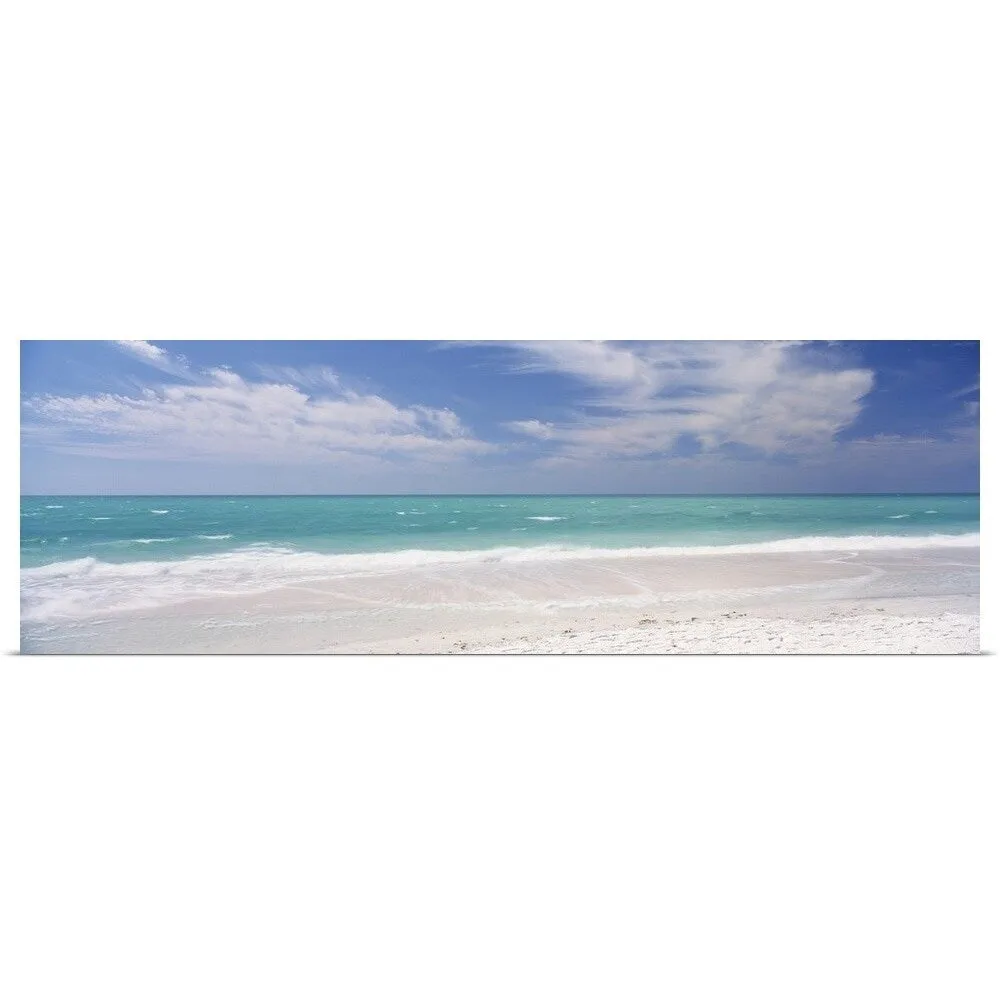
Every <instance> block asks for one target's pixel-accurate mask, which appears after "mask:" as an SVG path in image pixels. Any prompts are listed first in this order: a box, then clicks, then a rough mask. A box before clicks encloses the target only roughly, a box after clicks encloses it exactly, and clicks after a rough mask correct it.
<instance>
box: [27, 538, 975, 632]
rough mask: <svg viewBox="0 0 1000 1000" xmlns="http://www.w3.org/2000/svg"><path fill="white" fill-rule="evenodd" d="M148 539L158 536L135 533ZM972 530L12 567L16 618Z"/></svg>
mask: <svg viewBox="0 0 1000 1000" xmlns="http://www.w3.org/2000/svg"><path fill="white" fill-rule="evenodd" d="M135 541H139V542H143V543H145V544H149V543H151V542H154V541H166V539H136V540H135ZM978 546H979V534H978V532H975V533H973V532H970V533H966V534H960V535H943V534H938V535H923V536H899V535H851V536H845V537H840V538H838V537H834V536H809V537H801V538H785V539H777V540H774V541H769V542H752V543H746V544H737V545H689V546H656V547H643V548H622V549H607V548H588V547H584V546H581V547H569V546H559V545H539V546H532V547H516V546H503V547H497V548H492V549H475V550H462V549H460V550H447V549H443V550H427V549H407V550H403V551H399V552H369V553H351V554H324V553H318V552H303V551H297V550H294V549H289V548H284V547H280V546H273V545H267V544H259V545H253V546H247V547H244V548H240V549H235V550H233V551H230V552H224V553H221V554H218V555H212V556H191V557H189V558H187V559H181V560H173V561H167V560H164V561H158V562H154V561H148V560H147V561H140V562H130V563H108V562H102V561H100V560H97V559H95V558H93V557H90V556H88V557H86V558H83V559H74V560H68V561H64V562H55V563H49V564H47V565H44V566H36V567H32V568H28V569H23V570H21V618H22V621H26V622H27V621H46V620H53V619H60V618H66V617H71V618H75V617H85V616H93V615H95V614H102V613H107V612H109V611H128V610H138V609H152V608H158V607H164V606H169V605H174V604H178V603H181V602H183V601H187V600H191V599H193V598H198V597H212V596H221V595H227V596H231V595H234V594H245V593H260V592H264V591H268V590H275V589H278V588H281V587H286V586H291V585H295V584H302V583H308V582H315V581H321V580H329V579H336V578H339V577H351V576H359V575H367V574H372V573H375V574H378V573H390V572H406V571H420V570H422V569H425V568H433V567H447V566H461V565H463V564H475V563H482V564H496V563H509V564H514V565H518V564H530V563H545V562H554V561H567V560H587V559H602V560H624V559H649V558H683V557H685V556H718V555H738V554H755V553H760V554H766V553H796V552H806V553H809V552H816V553H823V552H860V551H878V550H900V549H933V548H951V547H957V548H977V547H978Z"/></svg>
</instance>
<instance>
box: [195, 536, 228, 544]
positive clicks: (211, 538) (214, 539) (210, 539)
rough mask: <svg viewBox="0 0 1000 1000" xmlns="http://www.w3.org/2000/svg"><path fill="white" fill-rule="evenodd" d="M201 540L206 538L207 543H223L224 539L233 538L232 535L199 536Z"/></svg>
mask: <svg viewBox="0 0 1000 1000" xmlns="http://www.w3.org/2000/svg"><path fill="white" fill-rule="evenodd" d="M198 537H199V538H204V539H205V541H206V542H221V541H223V539H226V538H232V537H233V536H232V535H198Z"/></svg>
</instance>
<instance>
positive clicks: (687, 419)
mask: <svg viewBox="0 0 1000 1000" xmlns="http://www.w3.org/2000/svg"><path fill="white" fill-rule="evenodd" d="M510 346H512V347H513V348H514V349H515V350H516V351H517V352H518V355H519V359H520V363H519V364H518V365H516V367H518V368H519V369H520V370H523V371H549V372H558V373H560V374H563V375H567V376H570V377H572V378H574V379H576V380H578V381H580V382H582V383H584V384H586V385H587V386H589V387H590V389H591V390H592V392H593V395H592V397H591V398H589V399H587V400H586V401H585V404H586V409H583V408H581V409H580V410H579V411H578V412H577V413H576V414H575V416H574V417H573V418H571V419H569V420H566V421H563V422H560V423H542V422H540V421H538V420H534V419H525V420H518V421H512V422H510V423H508V424H507V425H506V426H507V427H508V428H509V429H511V430H514V431H515V432H517V433H520V434H523V435H526V436H529V437H533V438H536V439H539V440H543V441H547V442H550V443H552V444H554V445H556V446H557V451H556V452H555V453H554V454H553V455H550V456H549V458H552V457H557V458H562V459H570V460H572V459H578V460H581V461H582V460H590V459H593V458H597V457H622V456H626V457H634V458H638V457H642V456H656V455H667V454H669V453H670V452H672V451H673V449H675V448H676V447H678V445H679V444H686V445H687V446H688V447H689V448H694V449H696V450H701V451H704V452H716V451H720V450H721V451H725V450H726V449H727V448H728V449H730V450H732V449H733V448H734V447H736V448H743V449H753V450H754V451H755V452H757V453H759V454H761V455H781V454H790V453H792V454H797V453H808V452H810V451H814V450H816V449H817V448H822V447H823V446H824V445H827V444H829V443H830V442H832V441H833V440H834V438H835V435H837V434H838V432H840V431H841V430H843V429H845V428H846V427H849V426H850V425H851V424H852V423H853V422H854V420H855V419H856V418H857V416H858V414H859V413H860V411H861V407H862V401H863V399H864V397H865V395H867V393H868V392H870V391H871V389H872V387H873V385H874V374H873V372H871V371H870V370H867V369H861V368H850V367H840V368H837V367H831V366H830V364H829V360H830V359H829V358H826V357H820V356H818V355H816V354H815V353H814V352H810V351H809V350H807V349H804V348H805V345H803V344H801V343H793V342H789V341H745V342H739V341H688V342H685V341H665V342H663V341H661V342H643V343H639V344H633V345H625V344H606V343H594V342H579V341H577V342H574V341H551V342H534V343H517V344H512V345H510ZM592 411H596V412H592Z"/></svg>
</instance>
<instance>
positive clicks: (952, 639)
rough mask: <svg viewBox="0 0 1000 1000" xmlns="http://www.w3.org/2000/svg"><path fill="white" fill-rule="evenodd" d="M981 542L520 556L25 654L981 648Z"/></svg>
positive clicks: (227, 608) (100, 628)
mask: <svg viewBox="0 0 1000 1000" xmlns="http://www.w3.org/2000/svg"><path fill="white" fill-rule="evenodd" d="M978 557H979V550H978V547H973V546H970V545H968V544H966V545H964V546H963V545H958V546H954V547H948V546H944V545H941V546H934V547H913V548H906V547H902V546H893V547H892V548H881V549H867V550H854V549H847V548H845V549H839V550H833V549H826V548H824V549H817V550H814V551H798V552H773V551H771V552H759V551H758V552H753V553H748V552H741V553H733V552H726V553H722V552H719V553H715V554H712V555H702V554H698V555H684V556H676V555H674V556H662V555H647V556H644V557H642V558H627V557H626V558H622V557H617V558H608V557H606V556H602V555H594V556H590V557H584V558H573V559H569V560H552V561H549V562H546V561H543V560H527V561H523V562H517V561H513V562H504V561H495V562H481V561H469V562H462V563H450V564H444V565H436V566H421V567H417V568H408V569H406V568H397V569H391V570H385V571H382V572H379V573H371V574H359V575H355V576H349V577H334V578H325V579H324V578H322V577H320V578H318V579H315V580H309V581H306V582H303V583H299V584H293V585H285V586H280V587H274V588H272V589H270V590H261V591H259V592H255V593H246V594H232V593H230V594H223V595H217V596H214V597H197V598H195V599H192V600H188V601H186V602H184V603H177V604H174V605H172V606H169V607H163V608H157V609H136V610H133V611H111V612H101V611H99V610H98V611H96V612H95V613H94V614H93V615H91V616H89V617H83V618H79V619H73V620H64V621H61V622H60V621H58V620H56V621H50V622H47V623H46V622H40V623H32V622H28V623H23V624H22V651H23V652H25V653H48V652H51V653H57V652H60V653H62V652H74V653H108V654H114V653H243V654H245V653H344V654H347V653H397V652H398V653H404V652H405V653H412V652H423V653H456V652H457V653H470V654H471V653H484V654H488V653H540V654H544V653H574V652H592V653H602V652H603V653H637V652H649V653H670V652H676V653H685V652H688V653H723V654H724V653H732V652H743V653H754V652H763V653H770V652H803V653H808V652H828V653H831V652H832V653H869V652H880V653H911V652H918V653H919V652H926V653H959V652H962V653H975V652H978V651H979V607H978V600H979V599H978V591H979V578H978Z"/></svg>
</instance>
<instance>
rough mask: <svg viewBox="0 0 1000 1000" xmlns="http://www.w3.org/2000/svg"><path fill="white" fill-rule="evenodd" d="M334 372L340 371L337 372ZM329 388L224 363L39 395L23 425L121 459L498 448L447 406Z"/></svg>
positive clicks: (280, 458)
mask: <svg viewBox="0 0 1000 1000" xmlns="http://www.w3.org/2000/svg"><path fill="white" fill-rule="evenodd" d="M330 374H331V375H332V374H333V373H330ZM326 381H327V384H328V391H327V392H326V393H325V394H323V395H310V394H307V393H306V392H304V391H303V390H302V388H300V387H299V386H296V385H293V384H290V382H289V381H287V380H286V381H283V382H268V381H247V380H245V379H244V378H243V377H241V376H240V375H238V374H237V373H236V372H233V371H231V370H229V369H227V368H215V369H211V370H210V371H207V372H204V373H202V383H201V384H197V385H186V386H159V387H155V388H147V389H146V390H144V391H143V392H141V393H140V394H139V395H137V396H131V395H118V394H110V393H105V394H101V395H92V396H87V395H84V396H52V395H48V396H35V397H32V398H30V399H28V400H27V401H26V402H25V410H26V415H27V416H28V418H29V419H27V420H26V421H25V426H24V430H25V433H26V435H28V436H29V437H31V438H32V439H34V440H37V441H39V442H43V443H46V444H48V445H49V446H50V447H54V448H55V447H58V448H61V449H62V450H64V451H65V450H70V451H73V452H75V453H78V454H87V453H92V454H94V455H101V456H114V457H119V458H160V459H174V460H181V459H183V460H206V461H254V462H259V461H269V462H275V463H300V462H314V461H318V462H322V461H333V460H336V459H337V458H338V457H343V456H344V455H354V456H362V455H369V456H379V455H381V456H384V455H396V456H409V457H413V458H419V459H422V460H432V461H439V460H444V459H449V458H457V457H459V456H469V455H476V454H482V453H485V452H488V451H492V450H494V449H495V447H496V446H494V445H492V444H489V443H487V442H485V441H480V440H478V439H477V438H475V437H474V436H472V434H471V433H470V431H469V430H468V429H467V428H466V427H465V426H463V424H462V422H461V421H460V420H459V418H458V416H457V415H456V414H455V413H453V412H452V411H451V410H448V409H436V408H433V407H429V406H423V405H414V406H397V405H395V404H393V403H391V402H390V401H389V400H387V399H384V398H382V397H381V396H377V395H363V394H361V393H357V392H354V391H350V390H343V389H340V390H337V389H336V388H335V386H336V384H337V383H336V380H335V376H334V378H332V379H328V380H326Z"/></svg>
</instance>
